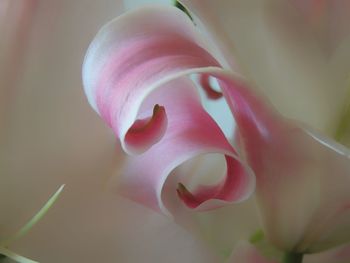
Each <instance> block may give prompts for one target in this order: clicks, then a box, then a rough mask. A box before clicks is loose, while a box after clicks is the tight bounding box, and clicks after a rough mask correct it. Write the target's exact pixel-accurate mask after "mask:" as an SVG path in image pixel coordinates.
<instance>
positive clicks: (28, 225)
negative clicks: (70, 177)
mask: <svg viewBox="0 0 350 263" xmlns="http://www.w3.org/2000/svg"><path fill="white" fill-rule="evenodd" d="M63 188H64V185H61V187H60V188H59V189H58V190H57V191H56V193H54V194H53V196H51V198H50V199H49V200H48V201H47V202H46V204H45V205H44V206H43V207H42V208H41V209H40V210H39V212H38V213H36V214H35V215H34V216H33V217H32V219H30V220H29V221H28V222H27V223H26V224H25V225H24V226H23V227H22V228H21V229H20V230H19V231H17V233H15V234H14V235H13V236H11V237H10V238H8V239H6V240H4V241H3V242H1V243H0V246H1V247H7V246H8V245H9V244H10V243H12V242H14V241H15V240H17V239H19V238H20V237H22V236H24V235H25V234H26V233H27V232H28V231H29V230H30V229H31V228H32V227H33V226H34V225H35V224H36V223H37V222H38V221H39V220H40V219H41V218H42V217H43V216H44V215H45V214H46V213H47V211H48V210H49V209H50V207H51V206H52V205H53V204H54V203H55V202H56V200H57V198H58V197H59V195H60V194H61V192H62V190H63Z"/></svg>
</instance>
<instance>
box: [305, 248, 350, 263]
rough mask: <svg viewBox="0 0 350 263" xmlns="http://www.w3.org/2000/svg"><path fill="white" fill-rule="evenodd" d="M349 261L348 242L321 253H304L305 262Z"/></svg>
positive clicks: (332, 262) (341, 262) (345, 262)
mask: <svg viewBox="0 0 350 263" xmlns="http://www.w3.org/2000/svg"><path fill="white" fill-rule="evenodd" d="M349 261H350V247H349V244H347V245H344V246H341V247H337V248H334V249H332V250H327V251H324V252H322V253H317V254H309V255H305V257H304V261H303V262H305V263H334V262H337V263H347V262H349Z"/></svg>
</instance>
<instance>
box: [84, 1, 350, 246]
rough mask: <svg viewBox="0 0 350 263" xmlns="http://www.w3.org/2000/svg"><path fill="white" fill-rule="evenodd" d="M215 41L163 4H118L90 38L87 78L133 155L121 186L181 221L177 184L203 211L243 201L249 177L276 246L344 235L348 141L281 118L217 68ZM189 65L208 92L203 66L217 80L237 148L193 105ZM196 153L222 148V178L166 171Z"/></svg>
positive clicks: (95, 103)
mask: <svg viewBox="0 0 350 263" xmlns="http://www.w3.org/2000/svg"><path fill="white" fill-rule="evenodd" d="M216 50H217V49H216V48H213V47H212V46H211V45H209V44H208V42H207V41H205V39H203V38H202V36H201V35H200V34H199V33H198V32H197V31H196V28H195V27H194V25H193V23H192V21H191V20H190V19H188V17H187V16H186V15H185V14H184V13H183V12H181V11H179V10H176V9H175V8H168V7H161V6H159V7H155V6H154V7H148V8H143V9H139V10H135V11H132V12H130V13H128V14H124V15H123V16H121V17H119V18H117V19H115V20H113V21H111V22H110V23H109V24H107V25H106V26H104V28H102V29H101V31H100V32H99V33H98V34H97V36H96V37H95V39H94V41H93V42H92V44H91V45H90V48H89V50H88V52H87V55H86V58H85V62H84V66H83V79H84V87H85V92H86V94H87V96H88V99H89V102H90V104H91V105H92V107H93V108H94V109H95V110H96V111H97V112H98V113H99V115H100V116H101V117H102V119H104V121H105V122H106V123H107V124H108V125H109V126H110V127H111V128H112V129H113V130H114V133H115V135H116V136H117V138H118V139H120V142H121V146H122V148H123V149H124V150H125V151H126V153H128V154H129V155H130V157H128V161H127V163H126V167H125V169H124V171H123V173H122V175H121V177H119V180H120V182H119V187H120V188H121V191H122V193H123V194H124V195H126V196H128V197H129V198H131V199H133V200H136V201H137V202H140V203H142V204H144V205H146V206H148V207H150V208H152V209H154V210H157V211H162V212H164V213H171V214H172V215H173V216H174V217H175V219H176V218H180V219H177V220H179V221H181V220H183V217H186V216H184V214H186V213H187V212H183V211H184V208H183V206H182V207H181V203H179V202H178V201H177V197H176V194H175V193H176V191H177V194H178V197H179V198H180V199H181V200H182V202H183V203H184V204H186V206H187V207H189V208H192V209H202V210H207V209H212V208H216V207H218V206H222V205H225V204H226V203H227V202H238V201H244V199H246V198H247V197H249V195H250V194H251V193H252V190H253V189H254V185H255V180H256V189H255V193H256V200H257V204H258V207H259V212H260V216H261V219H262V220H261V222H262V226H263V229H264V231H265V232H266V235H267V238H268V240H269V241H270V242H271V243H272V244H273V245H274V246H276V247H278V248H279V249H281V250H283V251H287V252H289V251H292V252H294V253H311V252H317V251H322V250H324V249H327V248H330V247H334V246H336V245H339V244H342V243H344V242H348V241H349V238H350V236H349V234H348V231H346V230H347V229H348V228H349V227H350V218H349V209H348V208H349V201H350V193H349V191H348V190H347V188H348V185H349V183H350V162H349V156H350V155H349V150H348V149H346V148H345V147H343V146H342V145H340V144H338V143H337V142H335V141H333V140H332V139H330V138H327V137H325V136H323V135H321V134H319V133H318V132H317V131H315V130H313V129H311V128H309V127H307V126H306V125H304V124H301V123H299V122H297V121H293V120H290V119H287V118H285V117H283V116H282V115H281V114H280V113H278V112H277V111H276V110H275V109H274V107H273V106H271V105H270V104H269V103H268V102H267V99H265V98H264V97H263V95H258V92H257V91H254V90H252V89H251V88H250V85H251V84H249V81H248V80H246V79H243V78H242V77H240V76H238V75H237V74H236V73H234V72H233V71H231V70H225V69H223V67H222V66H221V65H220V63H219V62H218V60H219V59H217V58H215V56H214V55H213V54H216V53H215V51H216ZM224 51H225V50H224ZM219 57H220V55H219ZM228 64H230V63H228ZM190 74H199V75H201V74H202V76H204V78H203V79H202V84H204V86H205V87H206V90H207V91H208V85H209V83H208V79H207V75H210V76H212V77H214V78H216V79H217V80H218V83H219V86H220V88H221V91H222V94H223V96H224V98H225V99H226V102H227V103H228V105H229V107H230V109H231V112H232V114H233V116H232V117H233V118H234V119H235V121H236V124H237V132H236V134H235V143H234V145H236V150H235V149H233V148H232V146H231V145H230V143H229V139H225V136H224V134H223V133H222V132H221V131H220V129H219V126H218V125H216V124H215V122H214V121H213V120H212V119H211V118H210V117H209V115H208V114H207V113H206V112H205V111H204V110H203V108H201V107H200V105H199V103H198V95H196V92H195V91H194V88H193V84H192V83H191V82H190V80H189V75H190ZM203 74H204V75H203ZM209 95H210V94H209ZM159 105H160V106H159ZM152 110H153V112H152ZM135 135H137V139H133V137H134V136H135ZM203 153H221V154H223V155H224V156H225V159H226V175H225V176H224V178H222V179H221V181H219V182H218V183H216V184H213V185H210V186H208V185H207V186H194V187H192V189H190V190H188V189H187V187H186V185H187V184H191V180H189V179H188V178H186V177H185V175H183V174H181V172H180V174H179V173H178V174H177V175H176V176H177V177H175V176H170V177H169V178H168V176H169V174H170V172H171V171H173V170H174V169H175V167H177V166H179V165H180V164H181V163H183V162H184V161H187V160H188V159H190V158H193V157H194V156H197V155H199V154H203ZM251 171H253V173H254V176H253V175H252V172H251ZM167 178H168V179H167ZM175 190H176V191H175ZM219 200H220V201H224V203H223V202H219ZM185 221H186V220H185ZM185 224H187V223H186V222H185ZM237 227H238V226H237Z"/></svg>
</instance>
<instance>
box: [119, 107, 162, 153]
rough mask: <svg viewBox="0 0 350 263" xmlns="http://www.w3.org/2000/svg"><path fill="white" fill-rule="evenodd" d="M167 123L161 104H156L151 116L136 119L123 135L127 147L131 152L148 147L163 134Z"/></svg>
mask: <svg viewBox="0 0 350 263" xmlns="http://www.w3.org/2000/svg"><path fill="white" fill-rule="evenodd" d="M167 124H168V120H167V115H166V112H165V109H164V107H163V106H159V105H158V104H156V105H155V106H154V108H153V114H152V117H150V118H146V119H142V120H136V121H135V122H134V124H133V125H132V126H131V127H130V129H129V130H128V132H127V133H126V136H125V141H126V142H127V144H128V146H129V149H131V150H132V151H133V152H138V151H141V152H143V151H144V149H147V148H149V147H150V146H151V145H153V144H155V143H157V142H158V141H159V140H160V139H161V138H162V137H163V135H164V133H165V130H166V127H167Z"/></svg>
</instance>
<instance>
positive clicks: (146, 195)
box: [119, 79, 254, 214]
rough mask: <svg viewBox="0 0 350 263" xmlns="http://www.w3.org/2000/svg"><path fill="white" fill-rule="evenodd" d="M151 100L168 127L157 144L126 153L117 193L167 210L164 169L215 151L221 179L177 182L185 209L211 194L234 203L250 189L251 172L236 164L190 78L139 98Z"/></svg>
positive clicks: (154, 207) (166, 175)
mask: <svg viewBox="0 0 350 263" xmlns="http://www.w3.org/2000/svg"><path fill="white" fill-rule="evenodd" d="M154 100H156V101H159V102H160V103H162V104H163V105H165V108H166V109H167V116H168V119H169V123H168V124H169V126H168V131H167V133H166V134H165V136H164V138H163V139H162V141H161V143H159V144H156V145H154V146H153V147H152V148H151V149H149V150H148V151H147V152H145V153H143V154H141V155H137V156H131V157H129V158H128V161H127V164H126V167H125V169H124V170H123V174H122V177H121V178H119V179H120V185H119V187H120V192H121V193H122V194H123V195H125V196H127V197H129V198H131V199H133V200H135V201H137V202H140V203H142V204H144V205H146V206H148V207H150V208H152V209H154V210H156V211H162V212H164V213H167V214H168V211H167V208H165V206H164V204H163V201H162V194H163V195H164V194H165V195H167V194H171V193H169V192H168V191H166V189H164V191H163V186H164V183H165V181H166V179H167V177H168V175H169V174H170V172H171V171H173V170H174V169H175V168H176V167H177V166H179V165H180V164H182V163H183V162H185V161H187V160H189V159H191V158H193V157H195V156H197V155H200V154H205V153H216V152H218V153H222V154H224V155H225V158H226V165H227V174H226V177H225V179H224V181H222V182H220V183H219V184H217V185H214V186H202V187H199V188H198V189H197V190H195V191H194V192H193V193H190V192H189V191H188V190H187V189H186V188H185V187H184V186H183V185H182V184H180V186H179V188H178V194H179V196H180V198H181V199H182V200H183V202H184V203H185V204H186V205H187V206H188V207H190V208H197V207H200V208H203V207H202V206H201V205H202V204H203V203H204V202H206V201H208V200H211V199H217V200H222V201H224V202H237V201H240V200H242V199H245V198H246V197H248V196H249V195H250V193H251V192H252V190H253V189H254V176H252V174H251V173H250V172H249V169H248V168H247V167H245V165H244V164H242V163H240V161H239V160H238V156H237V155H236V153H235V151H234V150H233V148H232V147H231V146H230V144H229V143H228V141H227V140H226V138H225V136H224V135H223V133H222V132H221V130H220V129H219V127H218V125H217V124H216V123H215V122H214V121H213V120H212V119H211V117H210V116H209V115H208V114H207V113H206V112H205V111H204V110H203V108H202V106H201V104H200V101H199V98H198V95H197V92H196V90H195V87H194V86H193V84H192V83H191V81H189V80H185V79H177V80H176V81H174V82H170V83H168V84H167V85H166V86H165V87H163V88H162V89H161V90H160V91H159V92H155V93H154V94H151V96H150V97H148V98H147V99H146V101H145V102H146V104H149V105H152V103H150V101H154ZM144 110H145V109H144ZM174 183H175V184H176V182H174ZM177 183H180V182H179V181H178V182H177ZM162 191H163V193H162ZM220 205H222V202H212V203H210V204H206V206H205V207H204V208H203V209H211V208H213V207H217V206H220Z"/></svg>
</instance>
